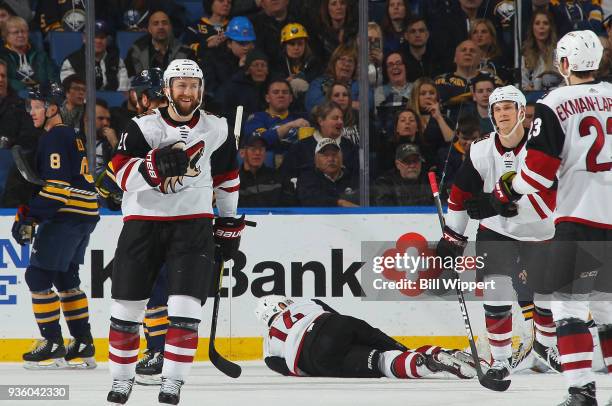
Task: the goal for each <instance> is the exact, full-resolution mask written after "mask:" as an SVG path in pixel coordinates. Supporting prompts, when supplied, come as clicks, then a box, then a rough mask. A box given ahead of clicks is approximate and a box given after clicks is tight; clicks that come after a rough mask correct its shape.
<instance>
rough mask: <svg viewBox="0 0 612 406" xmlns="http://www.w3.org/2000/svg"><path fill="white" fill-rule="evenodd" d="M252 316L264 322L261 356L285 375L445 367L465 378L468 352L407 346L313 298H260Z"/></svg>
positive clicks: (409, 372)
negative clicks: (265, 332)
mask: <svg viewBox="0 0 612 406" xmlns="http://www.w3.org/2000/svg"><path fill="white" fill-rule="evenodd" d="M255 316H256V317H257V319H258V320H260V321H261V322H263V323H264V324H265V325H266V326H267V327H268V334H266V335H265V337H264V360H265V363H266V365H267V366H268V367H269V368H270V369H272V370H273V371H275V372H278V373H279V374H282V375H286V376H289V375H291V376H318V377H341V378H381V377H384V376H386V377H389V378H398V379H416V378H422V377H425V376H427V375H430V374H433V373H435V372H442V371H445V372H449V373H451V374H453V375H455V376H457V377H459V378H462V379H470V378H473V377H474V376H475V375H476V370H475V368H474V367H473V365H471V364H470V363H469V361H471V356H470V355H469V354H467V353H464V352H462V351H459V350H447V349H444V348H441V347H436V346H432V345H426V346H423V347H420V348H418V349H416V350H409V349H408V348H406V347H404V346H403V345H402V344H400V343H398V342H397V341H395V340H394V339H393V338H391V337H389V336H388V335H386V334H385V333H383V332H382V331H380V330H379V329H377V328H374V327H372V326H370V325H369V324H368V323H366V322H365V321H363V320H360V319H357V318H355V317H351V316H345V315H343V314H339V313H338V312H336V311H335V310H334V309H332V308H331V307H329V306H328V305H326V304H325V303H323V302H322V301H320V300H318V299H312V300H300V301H295V302H294V301H293V300H291V299H289V298H286V297H284V296H277V295H272V296H264V297H262V298H260V299H259V301H258V303H257V307H256V308H255Z"/></svg>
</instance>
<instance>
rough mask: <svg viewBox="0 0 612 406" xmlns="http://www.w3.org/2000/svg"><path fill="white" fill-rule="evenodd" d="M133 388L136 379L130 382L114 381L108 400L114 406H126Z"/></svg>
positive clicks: (129, 380)
mask: <svg viewBox="0 0 612 406" xmlns="http://www.w3.org/2000/svg"><path fill="white" fill-rule="evenodd" d="M133 386H134V378H132V379H128V380H120V379H113V386H112V387H111V390H110V392H108V396H106V400H107V401H108V402H109V403H110V404H111V405H112V406H117V405H124V404H125V403H126V402H127V401H128V399H129V398H130V394H131V393H132V387H133Z"/></svg>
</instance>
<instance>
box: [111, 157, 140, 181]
mask: <svg viewBox="0 0 612 406" xmlns="http://www.w3.org/2000/svg"><path fill="white" fill-rule="evenodd" d="M132 158H135V157H133V156H129V155H123V154H116V155H115V156H114V157H113V159H111V161H112V163H113V172H115V176H116V175H117V174H118V173H119V171H120V170H121V168H123V165H125V164H126V163H127V162H129V160H130V159H132Z"/></svg>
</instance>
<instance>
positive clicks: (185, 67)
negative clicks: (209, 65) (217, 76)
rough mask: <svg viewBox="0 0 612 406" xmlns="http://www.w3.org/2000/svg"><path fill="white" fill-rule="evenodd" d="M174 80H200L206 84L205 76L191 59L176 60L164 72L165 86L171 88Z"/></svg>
mask: <svg viewBox="0 0 612 406" xmlns="http://www.w3.org/2000/svg"><path fill="white" fill-rule="evenodd" d="M174 78H198V79H200V80H201V81H202V84H203V82H204V74H203V73H202V69H200V67H199V66H198V64H197V63H195V62H194V61H192V60H191V59H175V60H173V61H172V62H170V64H169V65H168V67H167V68H166V70H165V71H164V86H166V87H170V81H171V80H172V79H174Z"/></svg>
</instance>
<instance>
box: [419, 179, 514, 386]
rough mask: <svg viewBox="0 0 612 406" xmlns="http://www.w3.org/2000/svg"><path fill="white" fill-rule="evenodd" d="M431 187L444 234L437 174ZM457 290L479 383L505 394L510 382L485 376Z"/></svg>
mask: <svg viewBox="0 0 612 406" xmlns="http://www.w3.org/2000/svg"><path fill="white" fill-rule="evenodd" d="M429 185H430V186H431V192H432V194H433V198H434V201H435V202H436V209H437V211H438V220H440V227H441V228H442V232H444V214H443V212H442V203H441V202H440V192H439V190H438V183H437V181H436V174H435V173H434V172H429ZM454 273H455V277H456V278H457V279H459V274H458V273H457V272H454ZM456 288H457V299H458V300H459V308H460V309H461V315H462V316H463V324H464V326H465V332H466V333H467V338H468V341H469V343H470V349H471V351H472V359H473V361H474V368H476V374H477V375H478V381H479V382H480V384H481V385H482V386H484V387H485V388H487V389H491V390H494V391H497V392H503V391H505V390H506V389H508V387H510V383H511V381H510V380H498V379H493V378H490V377H488V376H486V375H485V373H484V372H483V371H482V368H481V366H480V357H478V351H477V350H476V342H475V341H474V334H473V332H472V325H471V323H470V316H469V315H468V311H467V306H466V305H465V298H464V297H463V291H462V290H461V286H460V285H459V284H457V285H456Z"/></svg>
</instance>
